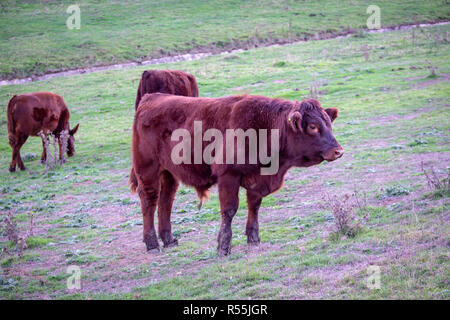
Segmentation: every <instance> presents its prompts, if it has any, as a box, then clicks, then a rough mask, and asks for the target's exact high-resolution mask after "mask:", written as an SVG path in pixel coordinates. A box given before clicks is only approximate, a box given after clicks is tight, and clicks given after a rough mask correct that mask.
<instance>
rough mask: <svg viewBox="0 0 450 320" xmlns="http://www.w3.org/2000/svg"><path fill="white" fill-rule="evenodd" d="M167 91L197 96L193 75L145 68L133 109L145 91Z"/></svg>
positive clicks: (179, 94)
mask: <svg viewBox="0 0 450 320" xmlns="http://www.w3.org/2000/svg"><path fill="white" fill-rule="evenodd" d="M156 92H160V93H168V94H174V95H177V96H187V97H198V87H197V81H195V77H194V76H193V75H191V74H189V73H186V72H184V71H178V70H146V71H144V72H143V73H142V76H141V80H140V82H139V87H138V90H137V94H136V101H135V103H134V107H135V109H137V107H138V106H139V102H140V101H141V98H142V97H143V96H144V95H145V94H146V93H156Z"/></svg>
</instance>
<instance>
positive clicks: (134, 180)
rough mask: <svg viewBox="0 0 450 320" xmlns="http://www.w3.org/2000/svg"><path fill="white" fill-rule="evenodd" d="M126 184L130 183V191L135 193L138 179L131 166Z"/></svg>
mask: <svg viewBox="0 0 450 320" xmlns="http://www.w3.org/2000/svg"><path fill="white" fill-rule="evenodd" d="M128 184H129V185H130V190H131V192H132V193H136V190H137V187H138V180H137V178H136V173H135V172H134V168H131V171H130V179H129V180H128Z"/></svg>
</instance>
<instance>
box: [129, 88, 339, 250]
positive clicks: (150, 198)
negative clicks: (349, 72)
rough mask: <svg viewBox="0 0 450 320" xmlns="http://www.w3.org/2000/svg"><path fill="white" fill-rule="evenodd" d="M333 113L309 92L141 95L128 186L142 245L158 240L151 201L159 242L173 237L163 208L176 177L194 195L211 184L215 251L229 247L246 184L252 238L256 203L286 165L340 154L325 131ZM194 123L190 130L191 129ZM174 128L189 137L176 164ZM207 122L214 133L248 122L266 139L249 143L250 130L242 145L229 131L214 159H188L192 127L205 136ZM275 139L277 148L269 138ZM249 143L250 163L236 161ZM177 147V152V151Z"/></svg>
mask: <svg viewBox="0 0 450 320" xmlns="http://www.w3.org/2000/svg"><path fill="white" fill-rule="evenodd" d="M337 114H338V110H337V109H336V108H328V109H323V108H322V107H321V106H320V103H319V101H317V100H315V99H308V100H304V101H302V102H292V101H288V100H282V99H272V98H267V97H262V96H248V95H243V96H231V97H224V98H215V99H212V98H190V97H179V96H172V95H165V94H151V95H146V96H145V97H144V98H143V99H142V102H141V104H140V105H139V108H138V109H137V112H136V115H135V119H134V124H133V134H132V156H133V169H132V171H131V174H130V186H131V190H132V191H133V192H134V191H136V190H137V192H138V194H139V197H140V200H141V209H142V213H143V229H144V230H143V235H144V242H145V244H146V246H147V250H152V249H158V246H159V245H158V240H157V236H156V232H155V228H154V211H155V208H156V206H157V205H158V231H159V237H160V238H161V239H162V241H163V243H164V246H165V247H167V246H170V245H174V244H177V240H176V239H174V238H173V236H172V232H171V223H170V215H171V210H172V203H173V200H174V197H175V193H176V190H177V187H178V185H179V181H181V182H182V183H184V184H186V185H190V186H193V187H195V188H196V190H197V193H198V194H199V197H200V198H203V197H204V196H206V194H207V191H208V189H209V188H210V187H211V186H212V185H214V184H216V183H217V184H218V189H219V200H220V207H221V215H222V223H221V227H220V232H219V236H218V248H217V249H218V253H219V255H227V254H229V253H230V249H231V236H232V232H231V222H232V219H233V217H234V215H235V213H236V211H237V209H238V205H239V198H238V193H239V187H243V188H245V189H246V190H247V203H248V219H247V226H246V235H247V242H248V243H249V244H258V243H259V242H260V238H259V225H258V210H259V207H260V205H261V200H262V198H263V197H265V196H267V195H268V194H270V193H273V192H275V191H276V190H278V189H279V188H280V187H281V186H282V183H283V178H284V175H285V174H286V172H287V171H288V169H289V168H291V167H309V166H312V165H316V164H319V163H321V162H322V161H324V160H327V161H333V160H336V159H337V158H339V157H341V156H342V155H343V152H344V151H343V149H342V147H341V146H340V145H339V144H338V142H337V141H336V139H335V138H334V136H333V134H332V130H331V123H332V122H333V121H334V120H335V119H336V117H337ZM199 123H201V128H200V130H199V129H198V127H199ZM196 126H197V129H196V130H197V131H195V130H194V129H195V128H196ZM177 129H181V130H185V131H183V132H188V133H189V135H190V136H191V137H192V136H193V137H194V143H193V144H192V146H189V144H187V145H184V146H187V148H186V149H182V153H183V156H185V154H184V153H185V152H186V158H184V159H185V160H187V161H184V162H181V163H180V164H177V163H178V162H177V161H178V160H176V161H174V159H175V158H174V154H175V156H176V155H177V152H178V151H177V152H175V153H174V152H173V150H175V147H177V148H178V147H179V146H180V144H181V142H179V140H180V136H181V137H182V135H179V133H180V132H181V131H180V130H177ZM210 129H216V131H215V133H216V134H217V133H218V132H219V133H222V134H224V135H226V130H227V129H242V130H245V131H244V132H249V129H255V130H256V131H259V132H264V129H266V131H265V132H267V133H268V134H267V135H266V136H265V137H266V138H264V137H263V138H261V137H260V138H258V141H257V142H256V141H253V143H252V144H250V142H249V140H250V135H249V137H247V138H244V139H245V140H244V141H245V142H244V144H242V140H241V145H239V144H237V145H236V146H235V147H233V144H234V139H235V138H234V137H233V136H230V140H229V141H231V143H232V147H233V148H234V149H229V150H228V149H227V147H226V146H225V145H227V146H228V141H227V142H226V143H225V145H223V148H218V149H216V150H215V152H214V153H213V152H211V155H212V156H213V158H214V159H215V160H214V161H213V162H211V161H209V162H206V160H205V158H204V159H203V160H201V162H200V163H199V162H195V157H196V155H195V152H196V150H195V148H194V145H195V139H196V138H195V134H199V133H201V134H202V135H206V132H207V131H209V130H210ZM276 129H278V130H276ZM175 130H177V131H175ZM211 132H213V131H211ZM269 132H270V136H275V137H276V135H275V133H276V132H278V140H277V139H274V140H270V143H268V137H269ZM175 133H177V134H176V137H175V138H174V135H175ZM227 138H228V136H227ZM211 139H212V138H211V137H209V139H208V138H203V140H202V141H201V142H200V148H201V150H200V151H201V152H205V153H206V150H207V148H206V146H207V145H208V144H209V142H208V141H211ZM215 139H216V140H217V139H218V138H215ZM181 140H183V138H182V139H181ZM216 140H215V141H216ZM276 142H278V148H277V146H276V145H275V144H274V143H276ZM183 143H184V142H183ZM261 143H262V144H261ZM264 144H265V145H266V148H267V149H266V151H267V152H266V154H267V155H269V154H271V155H272V156H273V155H278V162H277V159H276V157H274V158H272V159H271V161H270V163H268V162H267V161H266V160H264V162H263V159H262V158H261V157H262V156H261V153H260V152H261V150H263V146H264ZM272 145H273V147H272ZM250 146H253V147H255V148H258V152H259V153H258V154H259V158H258V159H257V162H256V163H253V164H251V163H250V162H249V159H250V158H249V157H246V158H245V162H244V163H242V162H241V163H242V164H239V161H237V162H236V158H235V157H234V154H236V155H237V154H238V151H237V150H238V149H241V150H242V149H243V148H246V149H245V150H247V149H249V147H250ZM197 148H198V145H197ZM177 150H178V149H177ZM180 150H181V149H180ZM221 150H222V152H223V153H222V154H221ZM277 150H278V151H277ZM236 151H237V152H236ZM205 153H203V155H204V154H205ZM227 153H231V154H232V157H231V156H230V159H231V160H232V162H231V164H229V163H228V160H227V161H226V162H227V163H225V162H223V161H222V162H221V161H220V159H219V158H220V157H222V160H223V158H224V157H225V158H226V156H227ZM180 154H181V152H180V153H179V154H178V155H180ZM218 159H219V160H218ZM197 160H198V159H197ZM276 162H277V163H276ZM189 163H194V164H189ZM208 163H209V164H208ZM221 163H223V164H221ZM275 164H276V166H275V167H276V169H278V170H277V171H275V172H273V173H270V174H267V173H266V174H264V175H263V174H262V169H263V168H266V169H267V167H268V166H274V165H275ZM133 170H134V171H133Z"/></svg>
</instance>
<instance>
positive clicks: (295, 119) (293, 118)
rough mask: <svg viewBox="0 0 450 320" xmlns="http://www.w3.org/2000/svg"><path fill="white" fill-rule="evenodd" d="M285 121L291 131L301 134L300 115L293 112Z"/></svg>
mask: <svg viewBox="0 0 450 320" xmlns="http://www.w3.org/2000/svg"><path fill="white" fill-rule="evenodd" d="M287 121H288V124H289V126H290V127H291V128H292V130H294V132H303V129H302V115H301V114H300V112H298V111H295V112H292V113H290V114H289V117H288V119H287Z"/></svg>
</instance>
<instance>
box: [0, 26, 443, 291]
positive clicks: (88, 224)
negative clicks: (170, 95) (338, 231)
mask: <svg viewBox="0 0 450 320" xmlns="http://www.w3.org/2000/svg"><path fill="white" fill-rule="evenodd" d="M449 30H450V27H449V26H443V27H433V28H426V29H424V30H422V31H418V30H416V43H415V46H412V42H411V31H403V32H392V33H386V34H372V35H363V36H362V37H352V38H348V39H335V40H325V41H318V42H310V43H307V44H297V45H291V46H286V47H271V48H261V49H256V50H251V51H247V52H242V53H239V54H232V55H220V56H215V57H210V58H207V59H204V60H201V61H192V62H184V63H175V64H170V65H161V66H159V67H160V68H175V69H184V70H188V71H190V72H192V73H193V74H195V75H196V77H197V79H198V82H199V86H200V95H202V96H223V95H229V94H235V93H243V92H248V93H252V94H263V95H267V96H277V97H283V98H287V99H292V100H294V99H302V98H304V97H306V96H308V94H309V89H310V86H311V84H312V83H316V84H317V85H318V91H319V95H320V97H319V98H320V100H321V101H322V104H323V105H324V107H330V106H335V107H338V108H339V109H340V116H339V118H338V119H337V120H336V124H335V129H334V131H335V135H336V137H337V139H338V141H339V142H340V143H341V144H342V145H343V146H344V148H345V150H346V154H345V156H344V158H343V159H341V160H339V161H337V162H334V163H330V164H323V165H320V166H317V167H314V168H309V169H293V170H291V171H290V172H289V174H288V177H287V181H286V183H285V186H284V187H283V189H282V190H280V191H279V192H278V193H276V194H275V195H271V196H269V197H267V198H266V199H265V200H264V203H263V208H262V209H261V214H260V216H261V226H260V229H261V231H260V232H261V238H262V242H263V244H262V245H261V246H260V248H258V249H252V250H249V249H247V246H246V240H245V236H244V235H243V230H244V226H245V216H246V211H245V209H246V208H245V201H244V198H243V197H242V198H241V207H240V210H239V212H238V214H237V217H236V218H235V221H234V224H233V230H234V236H233V249H232V255H231V256H230V257H228V258H224V259H223V258H222V259H221V258H218V257H216V254H215V246H216V236H217V231H218V227H219V221H218V220H219V216H220V215H219V213H218V212H219V205H218V200H217V194H216V193H215V192H213V195H212V199H211V200H210V201H209V202H208V203H207V204H206V206H205V207H204V208H203V209H202V211H200V212H197V211H196V209H195V205H196V201H197V200H196V196H195V194H194V192H193V191H192V190H191V189H189V188H186V187H182V188H181V189H180V190H179V192H178V195H177V200H176V206H175V209H174V214H173V227H174V233H175V234H176V235H177V236H179V237H180V246H179V247H176V248H171V249H169V250H166V251H164V252H163V253H161V254H158V255H151V254H147V253H145V249H144V245H143V243H142V242H141V228H142V226H141V225H140V210H139V202H138V198H137V197H136V196H134V195H130V194H129V192H128V188H127V186H126V183H127V176H128V170H129V164H130V151H129V144H130V127H131V123H132V118H133V113H134V108H133V101H134V100H133V99H134V95H135V90H136V87H137V84H138V79H139V75H140V73H141V72H142V70H143V68H134V69H129V70H123V71H120V70H119V71H108V72H101V73H95V74H88V75H82V76H74V77H70V78H58V79H52V80H48V81H42V82H36V83H31V84H27V85H21V86H7V87H1V88H0V107H1V108H2V110H1V112H0V124H1V125H0V177H1V185H0V188H1V189H0V192H1V201H0V211H2V212H5V211H7V210H12V211H13V212H14V213H15V215H16V216H17V218H18V219H19V221H20V223H19V225H20V227H21V228H22V230H25V229H26V227H27V224H28V222H29V219H28V217H27V213H28V212H32V213H33V214H34V216H35V228H34V236H35V238H34V239H33V240H32V243H31V244H32V245H31V246H30V248H28V249H26V250H25V254H24V256H23V257H22V258H19V257H17V256H15V255H11V256H7V255H5V256H4V257H3V258H2V260H1V266H2V268H3V273H2V274H3V277H4V278H7V279H11V281H12V283H13V284H14V286H13V287H12V288H10V289H3V287H0V297H3V298H26V297H28V298H69V297H70V298H87V297H92V298H106V297H118V298H419V299H422V298H439V299H449V287H448V279H449V276H450V274H449V270H450V268H449V252H448V243H449V241H450V239H449V234H450V232H449V213H448V212H449V202H448V198H445V197H444V198H440V197H437V198H436V199H433V198H430V197H426V196H425V194H426V193H427V192H428V191H429V190H428V189H427V187H426V182H425V179H424V177H423V176H422V174H421V173H420V165H419V164H420V161H421V160H424V161H425V163H426V164H432V165H434V167H435V168H437V169H438V170H441V171H440V172H441V173H442V172H445V170H446V169H448V166H449V151H450V149H449V129H450V127H449V123H448V121H447V120H448V119H449V116H450V109H449V95H450V87H449V85H448V80H445V79H446V78H447V79H448V75H449V73H450V64H449V61H450V60H449V52H450V51H449V45H448V39H447V40H443V37H444V35H445V34H447V33H448V31H449ZM436 35H439V39H441V40H440V41H437V42H436V41H435V40H434V39H436V38H437V37H436ZM429 39H433V40H432V41H430V40H429ZM365 45H367V46H368V48H370V50H369V54H368V57H367V60H366V58H365V57H364V54H363V51H364V49H363V48H364V46H365ZM426 59H429V60H430V61H431V62H432V63H433V64H434V65H435V66H437V67H438V71H437V73H438V75H439V76H438V77H437V78H429V77H428V76H429V74H430V72H429V70H428V69H427V68H426V67H427V64H426V62H425V60H426ZM38 90H50V91H54V92H56V93H58V94H61V95H63V96H64V98H65V100H66V102H67V103H68V105H69V108H70V109H71V113H72V117H71V121H72V125H73V124H75V123H76V122H80V123H81V125H80V130H79V134H78V141H77V145H76V147H77V152H78V153H77V155H76V156H75V157H74V158H70V159H69V161H68V163H67V164H66V165H65V166H64V167H63V168H62V169H58V170H56V171H54V172H51V173H50V174H48V175H42V172H43V168H42V167H41V165H40V164H39V161H38V159H35V160H31V161H26V162H25V164H26V165H27V166H28V168H29V171H27V172H17V173H14V174H10V173H8V171H7V169H8V163H9V160H10V147H9V146H8V144H7V137H6V136H7V132H6V117H5V114H6V112H5V108H6V104H7V102H8V99H9V98H10V97H11V96H12V94H17V93H20V92H29V91H38ZM418 141H419V142H418ZM40 152H41V144H40V141H39V139H37V138H30V140H29V141H28V142H27V143H26V144H25V146H24V148H23V153H22V154H26V153H29V154H32V153H34V154H36V155H39V154H40ZM395 185H401V186H403V187H405V188H406V189H407V190H408V192H410V193H409V194H407V195H402V196H397V197H395V196H394V197H390V196H388V197H384V198H383V197H380V195H383V194H386V190H387V189H386V188H388V187H392V186H395ZM355 188H357V189H359V190H362V191H366V192H367V193H368V198H369V202H370V220H369V222H368V223H367V224H365V227H364V231H363V232H362V233H361V234H360V235H358V236H357V237H356V238H354V239H341V240H340V241H333V240H332V239H331V238H330V234H331V232H332V230H333V218H332V216H331V213H330V212H329V211H328V210H325V209H323V208H321V207H320V202H321V201H320V197H321V194H322V193H324V192H329V193H331V194H337V195H342V194H344V193H348V192H352V191H353V190H354V189H355ZM1 239H2V240H1V241H2V245H3V246H7V243H6V242H5V241H6V239H5V238H4V237H3V238H1ZM71 264H77V265H79V266H80V267H81V268H82V272H83V280H82V281H83V289H82V290H81V291H80V292H70V291H67V290H65V283H66V282H65V281H66V278H67V274H66V268H67V266H68V265H71ZM372 264H374V265H378V266H380V267H381V270H382V274H381V283H382V289H381V290H373V291H371V290H369V289H367V288H366V286H365V282H364V281H365V279H366V277H367V274H366V269H367V267H368V266H369V265H372ZM100 292H101V293H100Z"/></svg>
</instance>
